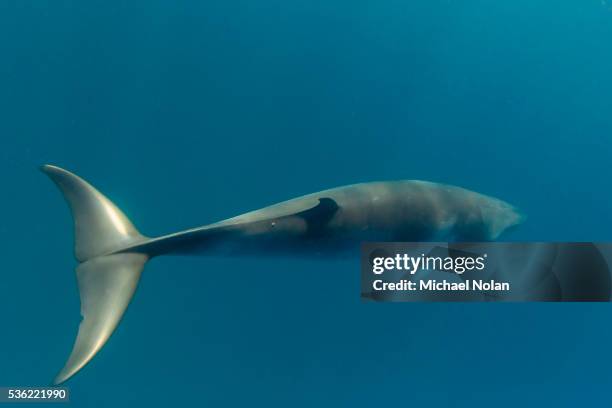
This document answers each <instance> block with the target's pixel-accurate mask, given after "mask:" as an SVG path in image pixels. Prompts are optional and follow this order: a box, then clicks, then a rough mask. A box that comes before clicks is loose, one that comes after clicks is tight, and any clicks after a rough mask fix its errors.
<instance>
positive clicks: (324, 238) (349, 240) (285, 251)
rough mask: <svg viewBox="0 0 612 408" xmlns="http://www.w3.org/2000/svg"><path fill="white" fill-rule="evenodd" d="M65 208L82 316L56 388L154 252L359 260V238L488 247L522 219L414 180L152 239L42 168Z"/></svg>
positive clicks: (119, 312)
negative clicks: (72, 236)
mask: <svg viewBox="0 0 612 408" xmlns="http://www.w3.org/2000/svg"><path fill="white" fill-rule="evenodd" d="M42 171H43V172H44V173H46V174H47V175H48V176H49V177H50V178H51V179H52V180H53V181H54V182H55V184H56V185H57V186H58V187H59V189H60V191H61V192H62V193H63V195H64V197H65V199H66V201H67V202H68V204H69V206H70V209H71V212H72V216H73V220H74V231H75V257H76V259H77V260H78V261H79V265H78V267H77V268H76V274H77V280H78V284H79V293H80V298H81V314H82V317H83V320H82V321H81V324H80V326H79V331H78V334H77V338H76V341H75V343H74V346H73V349H72V352H71V354H70V357H69V358H68V361H67V362H66V364H65V366H64V367H63V369H62V370H61V371H60V372H59V374H58V375H57V376H56V378H55V380H54V383H55V384H60V383H62V382H64V381H66V380H67V379H69V378H70V377H72V376H73V375H74V374H76V373H77V372H78V371H79V370H80V369H81V368H83V366H85V364H87V363H88V362H89V361H90V360H91V359H92V358H93V356H94V355H95V354H96V353H97V352H98V351H99V350H100V349H101V348H102V346H103V345H104V344H105V343H106V341H107V340H108V338H109V337H110V335H111V334H112V332H113V331H114V330H115V328H116V327H117V325H118V323H119V321H120V319H121V317H122V316H123V314H124V312H125V310H126V308H127V306H128V304H129V302H130V300H131V299H132V296H133V294H134V291H135V290H136V286H137V284H138V281H139V279H140V275H141V272H142V270H143V268H144V264H145V263H146V262H147V261H148V260H149V259H151V258H152V257H155V256H160V255H172V254H175V255H229V256H242V255H257V256H263V255H271V256H283V255H285V256H287V255H288V256H309V257H336V256H351V255H353V256H358V249H359V245H360V244H361V243H362V242H366V241H489V240H494V239H497V238H498V237H499V236H500V235H501V234H502V233H503V232H504V231H506V230H508V229H509V228H510V227H514V226H516V225H518V224H520V223H521V222H522V221H523V220H524V216H523V215H522V214H521V213H520V212H519V211H518V210H517V209H516V208H515V207H513V206H511V205H510V204H508V203H506V202H504V201H502V200H499V199H496V198H492V197H488V196H486V195H483V194H479V193H476V192H473V191H469V190H466V189H463V188H460V187H455V186H449V185H444V184H437V183H431V182H425V181H417V180H404V181H389V182H371V183H361V184H353V185H348V186H344V187H338V188H333V189H329V190H324V191H320V192H317V193H313V194H309V195H305V196H302V197H298V198H295V199H292V200H288V201H284V202H281V203H278V204H274V205H271V206H269V207H265V208H262V209H259V210H255V211H251V212H247V213H245V214H242V215H239V216H237V217H233V218H229V219H226V220H223V221H220V222H216V223H213V224H210V225H206V226H203V227H198V228H193V229H189V230H186V231H181V232H177V233H173V234H169V235H165V236H161V237H157V238H149V237H146V236H144V235H142V234H141V233H140V232H139V231H138V230H137V229H136V228H135V227H134V225H132V223H131V222H130V221H129V219H128V218H127V217H126V216H125V215H124V214H123V212H121V210H119V208H117V206H115V205H114V204H113V203H112V202H111V201H110V200H109V199H108V198H106V197H105V196H104V195H102V194H101V193H100V192H99V191H98V190H96V189H95V188H94V187H93V186H91V185H90V184H89V183H87V182H86V181H85V180H83V179H81V178H80V177H78V176H76V175H75V174H73V173H71V172H69V171H66V170H64V169H61V168H59V167H56V166H51V165H45V166H43V167H42Z"/></svg>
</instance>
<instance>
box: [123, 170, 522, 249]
mask: <svg viewBox="0 0 612 408" xmlns="http://www.w3.org/2000/svg"><path fill="white" fill-rule="evenodd" d="M522 220H523V216H522V215H521V214H520V213H519V212H518V211H517V210H516V209H515V208H514V207H512V206H511V205H509V204H507V203H505V202H503V201H501V200H498V199H495V198H492V197H487V196H485V195H482V194H478V193H475V192H472V191H469V190H465V189H463V188H459V187H453V186H449V185H444V184H436V183H430V182H425V181H416V180H406V181H391V182H372V183H362V184H353V185H349V186H344V187H338V188H333V189H329V190H324V191H320V192H317V193H313V194H309V195H306V196H302V197H298V198H295V199H293V200H289V201H284V202H281V203H279V204H274V205H271V206H269V207H265V208H262V209H260V210H256V211H252V212H248V213H246V214H243V215H239V216H237V217H234V218H229V219H227V220H224V221H220V222H217V223H214V224H210V225H207V226H204V227H199V228H194V229H191V230H187V231H182V232H178V233H175V234H170V235H166V236H162V237H159V238H155V239H151V240H149V241H147V242H145V243H138V244H136V245H134V246H131V247H128V248H125V249H123V250H122V251H121V252H143V253H146V254H149V255H151V256H155V255H162V254H172V253H178V254H225V255H246V254H256V255H279V254H288V255H303V256H344V255H346V254H347V251H348V252H349V253H354V250H355V249H356V248H357V249H358V248H359V244H360V243H361V242H363V241H470V240H472V241H488V240H493V239H496V238H497V237H498V236H499V235H500V234H501V233H502V232H503V231H505V230H507V229H508V228H509V227H512V226H515V225H517V224H519V223H520V222H521V221H522Z"/></svg>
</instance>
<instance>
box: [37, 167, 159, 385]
mask: <svg viewBox="0 0 612 408" xmlns="http://www.w3.org/2000/svg"><path fill="white" fill-rule="evenodd" d="M41 170H42V171H43V172H44V173H45V174H47V175H48V176H49V177H50V178H51V180H53V182H55V184H56V185H57V186H58V188H59V189H60V191H61V192H62V194H63V195H64V198H65V199H66V201H67V202H68V205H69V206H70V209H71V212H72V218H73V221H74V240H75V242H74V251H75V257H76V259H77V260H78V261H79V262H80V264H79V266H78V267H77V268H76V275H77V281H78V287H79V293H80V298H81V315H82V317H83V320H82V321H81V324H80V325H79V331H78V335H77V338H76V341H75V343H74V347H73V349H72V353H71V354H70V357H69V358H68V361H67V362H66V364H65V366H64V368H63V369H62V370H61V371H60V372H59V374H58V375H57V377H56V378H55V380H54V383H55V384H60V383H62V382H64V381H66V380H67V379H69V378H70V377H72V376H73V375H74V374H76V373H77V372H78V371H79V370H80V369H81V368H83V366H85V364H87V363H88V362H89V361H90V360H91V359H92V358H93V356H94V355H95V354H96V353H97V352H98V351H99V350H100V349H101V348H102V346H104V344H105V343H106V341H107V340H108V338H109V337H110V336H111V334H112V333H113V331H114V330H115V328H116V327H117V325H118V324H119V321H120V320H121V317H122V316H123V314H124V312H125V310H126V308H127V306H128V304H129V303H130V300H131V299H132V296H133V295H134V292H135V290H136V286H137V285H138V281H139V279H140V274H141V272H142V270H143V267H144V264H145V263H146V262H147V260H148V259H149V257H148V255H146V254H143V253H131V252H124V253H118V251H121V250H122V249H124V248H127V247H130V246H133V245H135V244H138V243H140V242H144V241H146V240H147V238H146V237H145V236H143V235H141V234H140V233H139V232H138V231H137V230H136V228H135V227H134V225H132V223H131V222H130V220H129V219H128V218H127V217H126V216H125V214H123V213H122V212H121V210H119V208H117V207H116V206H115V205H114V204H113V203H112V202H111V201H110V200H109V199H108V198H106V197H105V196H104V195H102V194H101V193H100V192H99V191H98V190H96V189H95V188H94V187H92V186H91V185H90V184H89V183H87V182H86V181H85V180H83V179H81V178H80V177H78V176H76V175H74V174H72V173H70V172H69V171H66V170H64V169H61V168H59V167H56V166H51V165H45V166H43V167H42V168H41Z"/></svg>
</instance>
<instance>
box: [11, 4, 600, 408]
mask: <svg viewBox="0 0 612 408" xmlns="http://www.w3.org/2000/svg"><path fill="white" fill-rule="evenodd" d="M607 1H608V0H604V1H603V2H602V1H601V0H574V1H571V0H561V1H543V0H542V1H540V0H538V1H533V0H529V1H527V0H513V1H476V0H465V1H454V0H453V1H452V0H419V1H399V0H389V1H382V0H380V1H371V0H370V1H360V0H351V1H340V0H324V1H322V0H308V1H302V0H295V1H280V0H262V1H236V0H209V1H193V0H192V1H180V0H179V1H169V0H163V1H162V0H157V1H155V0H149V1H116V2H108V1H88V2H81V1H74V0H72V1H66V0H55V1H42V0H39V1H36V0H33V1H23V0H3V1H1V2H0V137H1V145H0V146H1V149H0V160H1V163H2V172H1V173H0V181H1V185H2V200H1V201H0V212H1V214H2V221H1V222H0V232H1V238H0V240H1V241H0V242H1V243H2V245H1V248H2V250H1V251H2V264H1V265H2V266H1V267H0V277H1V280H0V307H1V310H2V315H1V317H2V318H1V320H0V324H1V326H0V385H2V386H28V385H29V386H33V385H47V384H49V383H50V382H51V380H52V379H53V377H54V376H55V374H56V373H57V372H58V371H59V369H60V368H61V367H62V366H63V364H64V362H65V360H66V358H67V357H68V354H69V352H70V350H71V347H72V344H73V341H74V338H75V335H76V331H77V327H78V323H79V320H80V315H79V298H78V292H77V286H76V279H75V275H74V267H75V265H76V262H75V261H74V259H73V256H72V225H71V219H70V215H69V212H68V210H67V206H66V205H65V203H64V201H63V199H62V197H61V196H60V194H59V193H58V191H57V190H56V188H55V186H53V185H52V183H51V182H50V181H49V180H48V179H47V178H46V177H45V176H44V175H43V174H42V173H40V172H39V171H38V170H37V167H38V166H39V165H41V164H44V163H52V164H56V165H59V166H62V167H65V168H67V169H69V170H72V171H74V172H76V173H77V174H78V175H80V176H82V177H84V178H86V179H87V180H89V181H90V182H92V184H93V185H94V186H96V187H97V188H99V189H100V190H101V191H102V192H103V193H105V194H106V195H107V196H108V197H109V198H111V199H112V200H113V201H114V202H115V203H116V204H117V205H118V206H119V207H120V208H121V209H123V210H124V211H125V212H126V214H128V216H129V217H130V218H131V219H132V221H133V222H134V224H135V225H136V226H137V227H138V228H139V229H140V230H141V231H142V232H143V233H144V234H147V235H158V234H164V233H169V232H174V231H178V230H179V229H183V228H188V227H194V226H199V225H203V224H206V223H209V222H212V221H216V220H219V219H222V218H226V217H229V216H233V215H236V214H239V213H242V212H245V211H248V210H252V209H256V208H259V207H261V206H264V205H268V204H271V203H274V202H277V201H281V200H285V199H288V198H292V197H295V196H298V195H301V194H306V193H310V192H314V191H317V190H321V189H325V188H329V187H334V186H339V185H343V184H350V183H354V182H361V181H373V180H394V179H424V180H431V181H436V182H443V183H449V184H456V185H460V186H463V187H466V188H469V189H472V190H475V191H478V192H481V193H485V194H489V195H492V196H495V197H498V198H501V199H504V200H506V201H508V202H510V203H512V204H513V205H516V206H517V207H519V208H520V209H521V210H522V211H523V212H524V213H525V214H526V215H527V216H528V219H527V222H526V223H525V224H524V225H523V226H521V227H520V228H518V229H517V230H516V231H513V232H512V234H511V236H510V235H509V236H507V237H505V238H506V239H513V240H558V241H562V240H568V241H579V240H585V241H598V240H600V241H605V240H608V241H609V240H612V211H611V210H612V192H611V187H612V180H611V177H610V158H611V157H612V104H611V103H612V4H608V3H607ZM359 282H360V280H359V261H358V254H356V256H355V259H349V260H345V261H331V262H321V261H314V260H313V261H308V260H303V259H276V258H262V259H252V258H245V259H223V258H221V259H219V258H180V257H176V258H172V257H164V258H159V259H155V260H153V261H152V262H151V263H150V264H148V265H147V268H146V270H145V273H144V275H143V278H142V280H141V282H140V285H139V289H138V291H137V293H136V296H135V298H134V300H133V301H132V304H131V306H130V308H129V309H128V311H127V313H126V315H125V317H124V319H123V321H122V323H121V324H120V326H119V327H118V329H117V331H116V332H115V334H114V335H113V336H112V337H111V339H110V341H109V342H108V344H107V345H106V346H105V347H104V348H103V349H102V351H101V352H100V353H99V354H98V355H97V356H96V358H94V359H93V360H92V362H91V363H90V364H89V365H88V366H87V367H86V368H85V369H84V370H83V371H82V372H81V373H79V374H78V375H77V376H76V377H74V378H73V379H72V380H71V381H70V382H68V383H67V385H68V386H69V387H70V389H71V399H72V402H71V404H73V405H74V406H88V407H98V406H110V405H113V406H118V407H119V406H133V405H134V404H142V405H143V406H151V407H153V406H169V405H170V404H179V405H180V404H183V405H186V406H190V405H201V406H279V407H285V406H295V407H301V406H320V407H324V406H354V407H360V406H430V407H434V406H448V407H464V406H469V407H489V406H496V407H505V406H509V407H514V406H536V405H538V406H553V405H554V406H557V407H575V406H577V405H578V404H583V405H586V406H589V407H595V406H602V407H604V406H605V407H607V406H609V404H610V402H609V400H610V393H609V389H610V386H611V385H612V368H611V363H612V308H611V307H610V304H607V303H604V304H545V303H540V304H535V303H533V304H492V303H487V304H484V303H483V304H398V303H395V304H369V303H361V301H360V298H359V294H360V288H359ZM409 404H410V405H409Z"/></svg>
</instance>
